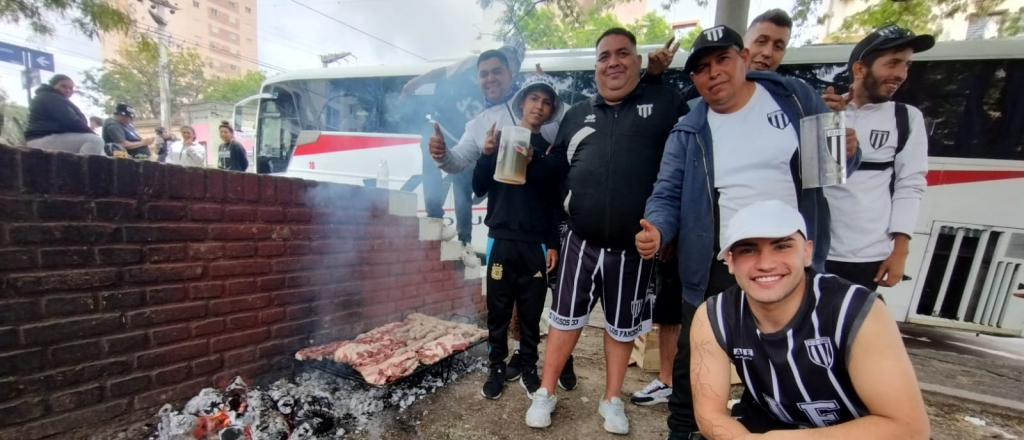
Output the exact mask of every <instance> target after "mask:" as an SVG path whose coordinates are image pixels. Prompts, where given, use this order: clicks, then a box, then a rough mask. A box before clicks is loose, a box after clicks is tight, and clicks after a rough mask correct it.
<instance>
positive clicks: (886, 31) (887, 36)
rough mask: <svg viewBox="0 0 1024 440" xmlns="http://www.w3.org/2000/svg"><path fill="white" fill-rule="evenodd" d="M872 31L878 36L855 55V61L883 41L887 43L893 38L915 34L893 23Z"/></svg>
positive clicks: (862, 57)
mask: <svg viewBox="0 0 1024 440" xmlns="http://www.w3.org/2000/svg"><path fill="white" fill-rule="evenodd" d="M874 33H875V34H877V35H878V38H876V39H875V41H872V42H871V44H869V45H868V47H865V48H864V50H862V51H860V56H858V57H857V61H863V60H864V55H866V54H869V53H871V52H873V51H874V50H875V49H877V48H878V46H881V45H882V44H884V43H887V42H889V41H892V40H894V39H903V38H907V37H914V36H916V35H915V34H914V31H912V30H910V29H907V28H904V27H900V26H899V25H895V24H890V25H887V26H885V27H883V28H881V29H879V30H877V31H875V32H874Z"/></svg>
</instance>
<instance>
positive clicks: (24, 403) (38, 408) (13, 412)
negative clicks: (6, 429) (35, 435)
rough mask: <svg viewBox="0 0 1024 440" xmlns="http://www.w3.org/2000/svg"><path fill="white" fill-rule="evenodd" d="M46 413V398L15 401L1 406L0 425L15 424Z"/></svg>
mask: <svg viewBox="0 0 1024 440" xmlns="http://www.w3.org/2000/svg"><path fill="white" fill-rule="evenodd" d="M5 403H6V402H5ZM44 414H46V401H45V400H42V399H28V400H20V401H15V402H13V403H11V404H9V405H5V406H0V426H7V425H13V424H15V423H21V422H24V421H26V420H32V419H37V418H39V417H42V416H43V415H44ZM11 438H14V437H11Z"/></svg>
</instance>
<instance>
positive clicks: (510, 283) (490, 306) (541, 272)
mask: <svg viewBox="0 0 1024 440" xmlns="http://www.w3.org/2000/svg"><path fill="white" fill-rule="evenodd" d="M546 266H547V253H546V251H545V249H544V246H543V245H542V244H540V243H528V242H525V241H514V240H503V239H495V238H491V239H489V240H488V243H487V345H488V347H489V351H488V357H489V360H490V364H491V368H494V367H496V366H503V365H505V358H506V357H508V328H509V325H510V324H511V322H512V306H513V305H517V306H518V309H519V332H520V336H521V337H522V338H521V341H520V347H519V356H520V359H522V362H523V365H537V359H538V355H537V345H538V344H540V315H541V313H542V312H543V311H544V297H545V295H547V292H548V283H547V281H548V278H547V274H546V273H545V271H546V270H547V267H546ZM524 371H525V369H524Z"/></svg>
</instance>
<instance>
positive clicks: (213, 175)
mask: <svg viewBox="0 0 1024 440" xmlns="http://www.w3.org/2000/svg"><path fill="white" fill-rule="evenodd" d="M227 175H228V173H227V172H226V171H220V170H206V198H207V200H215V201H221V200H224V184H225V181H226V180H227Z"/></svg>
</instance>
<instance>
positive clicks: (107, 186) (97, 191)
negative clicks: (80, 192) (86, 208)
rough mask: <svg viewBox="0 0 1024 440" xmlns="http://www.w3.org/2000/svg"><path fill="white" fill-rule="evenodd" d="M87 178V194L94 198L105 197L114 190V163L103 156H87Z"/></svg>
mask: <svg viewBox="0 0 1024 440" xmlns="http://www.w3.org/2000/svg"><path fill="white" fill-rule="evenodd" d="M85 163H86V178H87V180H88V186H87V188H86V193H87V194H88V195H89V196H90V197H93V198H96V197H105V196H107V195H109V194H110V193H111V191H112V190H113V188H114V161H113V160H111V159H110V158H107V157H103V156H92V155H90V156H87V157H86V158H85Z"/></svg>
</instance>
